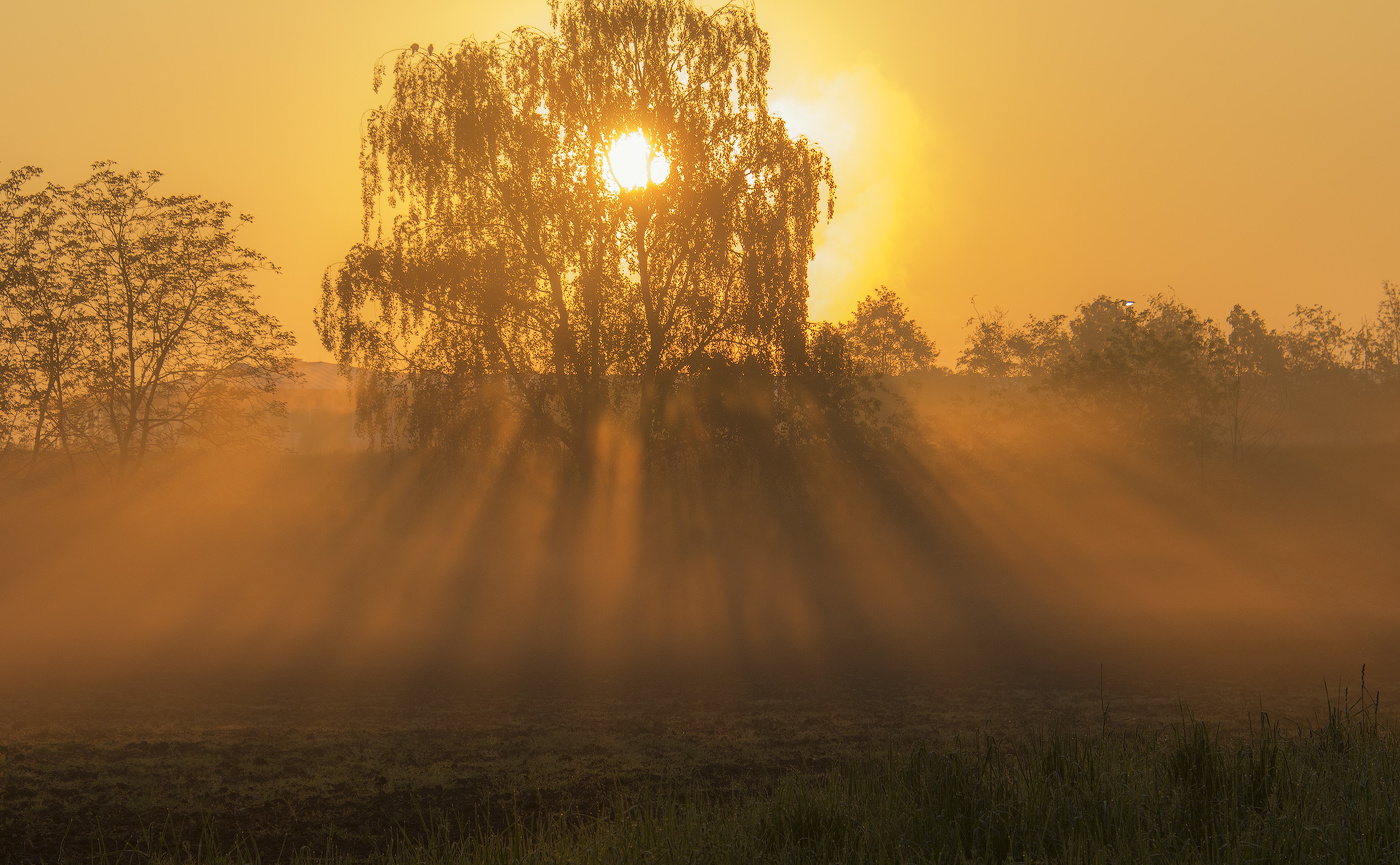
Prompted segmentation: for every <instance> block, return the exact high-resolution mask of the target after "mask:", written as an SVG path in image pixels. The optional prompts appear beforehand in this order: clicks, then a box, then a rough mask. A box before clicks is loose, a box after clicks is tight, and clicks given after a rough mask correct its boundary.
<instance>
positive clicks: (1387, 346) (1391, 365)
mask: <svg viewBox="0 0 1400 865" xmlns="http://www.w3.org/2000/svg"><path fill="white" fill-rule="evenodd" d="M1372 340H1373V346H1374V351H1375V355H1376V362H1377V368H1378V371H1379V372H1380V373H1381V375H1382V376H1383V377H1388V378H1390V379H1391V380H1392V381H1394V382H1395V383H1396V384H1397V385H1400V282H1383V283H1381V302H1380V304H1379V305H1378V306H1377V308H1376V321H1375V323H1374V324H1373V325H1372Z"/></svg>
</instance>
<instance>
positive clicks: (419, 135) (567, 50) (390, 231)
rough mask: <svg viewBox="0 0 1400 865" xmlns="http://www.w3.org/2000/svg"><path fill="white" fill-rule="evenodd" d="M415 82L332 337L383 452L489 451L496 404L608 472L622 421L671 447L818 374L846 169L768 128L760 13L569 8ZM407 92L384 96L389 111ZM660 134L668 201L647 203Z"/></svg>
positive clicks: (378, 119) (331, 304)
mask: <svg viewBox="0 0 1400 865" xmlns="http://www.w3.org/2000/svg"><path fill="white" fill-rule="evenodd" d="M551 12H552V15H551V22H552V28H553V32H550V33H545V32H540V31H537V30H533V29H528V28H522V29H519V30H516V31H514V32H513V33H510V34H508V35H502V36H499V37H497V38H496V39H493V40H487V41H476V40H470V39H469V40H466V41H464V42H462V43H461V44H460V45H458V46H456V47H454V48H451V49H449V50H447V51H435V50H434V48H433V46H428V47H427V48H426V49H423V48H420V47H419V46H417V45H414V46H412V47H411V48H410V49H408V50H406V51H403V52H401V53H400V54H399V55H398V57H397V59H396V60H395V62H394V65H393V70H392V74H393V87H392V92H391V95H390V98H389V100H388V102H387V103H386V104H385V105H383V106H382V107H380V108H378V109H376V110H375V111H373V112H371V114H370V116H369V119H368V121H367V123H366V128H365V136H364V143H363V150H362V160H361V161H362V168H363V177H364V231H365V234H364V239H363V241H362V242H361V243H359V244H357V245H356V246H355V247H354V248H353V249H352V250H351V251H350V253H349V254H348V255H347V256H346V258H345V260H344V261H343V262H342V263H341V264H340V265H339V266H338V267H337V268H335V269H333V271H331V272H328V274H327V278H326V280H325V283H324V286H323V294H322V301H321V304H320V306H319V308H318V312H317V326H318V330H319V332H320V334H321V337H322V340H323V342H324V343H325V345H326V346H327V348H328V349H330V350H331V351H332V352H334V354H335V355H336V357H337V358H338V359H339V360H340V362H341V364H342V368H343V369H344V370H346V371H347V373H350V374H352V375H353V376H354V387H355V389H356V391H357V394H358V397H359V401H358V404H359V406H360V420H361V422H362V424H363V425H364V426H365V427H366V428H367V429H368V430H369V431H371V432H372V433H374V434H375V435H377V436H378V437H380V439H381V440H385V441H394V440H396V439H398V438H400V437H405V438H407V439H409V440H410V442H411V443H414V444H417V445H437V444H450V445H460V444H464V443H471V442H481V441H483V440H485V439H487V438H489V436H490V435H491V434H492V433H491V427H492V422H493V421H492V419H493V418H494V417H495V415H493V414H492V413H491V406H492V405H493V404H503V405H505V406H507V407H509V408H510V409H511V410H512V412H513V413H514V414H515V415H516V417H517V418H518V419H519V420H520V421H521V422H522V424H523V427H522V428H523V429H525V430H526V431H527V432H528V431H533V432H535V433H540V434H543V435H545V436H547V437H549V438H552V439H554V440H557V441H559V442H561V443H563V444H564V445H565V446H566V447H567V448H568V449H569V450H571V451H572V453H573V454H574V456H575V457H576V458H577V459H578V460H580V461H582V462H585V463H586V462H588V461H589V460H590V459H591V454H592V453H593V450H594V446H595V442H594V437H595V436H596V434H597V430H598V426H599V424H600V422H601V421H602V420H603V419H604V418H605V417H606V416H609V415H611V416H615V417H627V416H630V417H631V418H632V422H634V423H635V425H636V429H637V430H638V432H639V435H640V437H641V438H642V440H643V441H644V442H647V443H651V442H653V441H654V440H655V438H656V436H657V434H658V431H659V429H660V426H661V424H662V419H663V418H664V416H665V411H664V408H665V404H666V401H667V399H668V398H669V397H670V396H671V395H672V394H673V393H674V390H675V388H676V386H677V384H678V381H679V380H680V379H681V378H684V377H687V376H694V375H697V374H700V373H701V372H702V371H703V370H705V369H707V368H710V367H711V366H713V365H714V363H715V362H716V361H722V362H724V363H727V364H737V363H742V364H746V365H748V366H750V367H752V368H755V369H762V370H766V371H768V372H770V373H774V374H783V373H791V372H794V371H797V370H799V369H801V368H802V365H803V362H804V361H803V357H804V353H805V331H806V312H807V283H806V267H807V263H808V261H809V260H810V259H811V257H812V251H813V250H812V232H813V229H814V227H815V225H816V223H817V220H818V218H819V216H820V209H821V199H822V192H823V190H822V187H823V186H825V188H826V214H827V216H828V218H829V217H830V215H831V212H832V210H831V208H832V207H833V205H834V199H833V197H832V194H833V191H834V180H833V177H832V173H831V166H830V163H829V161H828V160H827V158H826V157H825V156H824V155H823V154H822V152H821V151H820V150H819V149H818V148H817V147H816V146H815V145H813V144H811V143H810V142H808V141H807V140H806V139H805V138H796V139H794V138H792V137H791V136H790V135H789V134H788V132H787V129H786V127H785V126H784V124H783V122H782V120H781V119H779V118H777V117H775V116H773V115H772V114H771V113H770V111H769V109H768V104H767V87H768V85H767V71H768V64H769V48H768V41H767V37H766V35H765V34H764V32H763V31H762V30H761V29H760V28H759V27H758V25H757V23H756V22H755V19H754V16H753V13H752V11H751V10H750V9H747V8H743V7H740V6H733V5H729V6H724V7H721V8H720V9H718V10H715V11H713V12H709V11H705V10H703V9H700V8H699V7H696V6H694V5H692V4H691V3H689V2H687V0H555V2H552V3H551ZM382 74H383V72H382V70H381V71H377V72H376V76H375V78H376V81H375V83H376V88H377V87H378V84H379V81H380V79H381V76H382ZM638 132H640V133H641V135H643V136H644V139H645V142H646V144H647V147H648V148H649V150H650V151H651V152H652V153H651V154H649V156H650V155H655V154H661V155H664V159H665V160H667V162H668V163H669V172H668V174H667V176H666V179H665V180H664V182H647V183H645V184H643V185H640V187H639V188H635V189H629V188H624V187H623V185H622V184H621V183H619V182H618V180H617V173H616V171H615V168H616V166H612V165H611V164H610V162H609V153H610V150H611V149H612V148H613V146H614V144H615V143H616V142H617V141H618V140H619V139H620V138H623V137H624V136H627V135H629V134H636V133H638Z"/></svg>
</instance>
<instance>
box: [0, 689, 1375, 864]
mask: <svg viewBox="0 0 1400 865" xmlns="http://www.w3.org/2000/svg"><path fill="white" fill-rule="evenodd" d="M1331 684H1333V685H1334V686H1335V684H1336V683H1331ZM1368 684H1369V685H1371V686H1372V687H1375V684H1376V683H1375V682H1368ZM1356 685H1357V683H1356V682H1355V681H1352V682H1351V683H1350V687H1351V690H1352V691H1355V689H1356ZM1383 705H1384V704H1383ZM1261 709H1264V710H1267V711H1268V712H1269V713H1270V716H1271V717H1272V718H1275V719H1277V718H1284V719H1290V720H1296V721H1298V722H1299V723H1300V724H1302V725H1303V726H1304V727H1306V726H1307V725H1308V724H1309V723H1311V722H1313V721H1315V720H1316V719H1317V718H1318V717H1319V716H1322V717H1324V718H1325V714H1326V701H1325V697H1324V692H1323V683H1321V682H1318V683H1316V686H1315V687H1312V688H1307V687H1303V686H1302V685H1300V684H1299V683H1293V684H1292V685H1291V686H1289V685H1285V684H1278V685H1272V686H1268V687H1266V688H1263V689H1261V688H1259V687H1249V686H1242V685H1239V684H1235V683H1229V682H1211V683H1195V684H1190V685H1178V686H1176V687H1172V686H1171V685H1170V684H1169V683H1160V682H1159V683H1152V684H1148V683H1123V682H1113V681H1105V682H1104V683H1103V685H1102V689H1101V688H1100V686H1099V685H1098V684H1097V683H1090V682H1084V683H1082V685H1081V686H1079V687H1063V686H1056V687H1050V686H1047V685H1046V684H1044V683H1035V682H1019V683H1009V682H1008V683H1002V684H993V683H988V682H985V681H979V682H963V683H953V682H944V683H939V684H929V685H926V686H911V685H900V686H894V685H889V686H883V685H865V686H862V687H856V686H851V687H844V688H840V687H828V688H822V689H820V690H812V689H801V688H794V689H784V688H783V687H781V686H777V685H769V686H765V687H762V688H752V689H749V690H747V691H735V690H718V689H716V690H705V689H691V690H686V691H680V690H671V691H668V690H663V689H653V690H651V691H649V692H646V693H637V692H633V693H630V694H626V695H619V694H615V693H614V694H609V695H600V694H592V695H587V694H579V693H572V694H561V693H551V694H536V695H531V696H521V695H514V696H509V697H507V696H499V695H497V696H486V695H472V694H441V693H439V694H425V693H422V692H419V693H414V694H396V695H395V694H386V695H379V696H374V697H367V696H363V695H359V696H351V695H340V696H336V695H317V696H308V695H305V694H296V693H282V694H277V695H272V696H268V695H266V694H264V695H262V696H259V697H257V698H253V697H249V696H247V695H224V696H222V697H218V698H211V697H208V696H201V697H194V696H190V695H184V696H170V695H166V696H141V697H135V696H131V695H126V696H111V697H109V698H105V699H101V700H94V699H92V698H91V697H90V696H89V697H84V698H82V699H78V698H70V699H63V698H58V697H54V696H52V695H49V696H46V697H42V698H41V697H35V696H30V697H14V696H12V697H9V698H7V699H6V700H5V701H4V703H3V706H2V707H0V851H4V852H3V855H0V861H7V862H39V861H45V862H54V861H87V860H88V859H89V858H90V857H92V856H93V855H94V854H102V853H105V854H106V855H107V856H108V857H109V858H113V859H124V858H128V857H129V858H131V859H133V860H138V859H140V858H141V854H144V853H149V852H152V851H156V850H162V849H164V850H171V851H174V850H188V851H190V852H194V851H197V850H198V849H199V845H200V844H205V845H209V844H210V843H211V842H212V843H213V844H215V845H216V846H219V847H221V848H223V849H230V848H232V847H233V846H234V845H235V844H238V845H242V847H243V849H245V850H249V851H251V850H256V851H257V852H258V853H259V854H260V855H261V856H262V857H263V858H264V859H265V860H276V859H277V858H279V857H285V856H290V855H291V854H293V853H294V852H296V851H298V850H308V851H314V852H323V851H326V850H328V849H332V850H336V851H338V852H342V853H347V854H352V855H354V854H369V853H372V852H374V851H375V850H376V849H382V848H383V847H384V845H385V844H386V843H387V842H388V841H389V840H390V839H407V840H413V839H417V838H422V837H424V836H425V835H427V834H429V833H431V832H435V831H440V830H442V828H443V827H444V826H446V827H448V828H449V831H475V830H477V829H482V828H487V827H496V828H500V827H501V826H503V825H505V824H507V823H509V822H510V821H511V820H513V819H515V818H523V819H525V820H527V821H529V820H533V819H536V818H538V817H541V816H549V815H557V814H563V813H576V814H588V813H593V812H596V811H597V810H599V809H600V808H604V807H607V806H609V805H610V804H612V803H614V802H616V801H618V799H619V797H621V798H622V799H635V798H637V797H641V796H646V795H649V794H650V793H652V792H656V791H673V792H693V791H704V792H707V793H711V794H716V795H723V794H725V793H729V792H732V791H738V790H744V789H755V788H761V787H762V786H763V785H764V784H765V783H766V782H768V781H771V780H773V779H775V778H777V777H780V776H782V775H784V774H786V773H788V772H792V771H797V772H806V771H812V772H818V771H823V770H825V769H829V768H831V767H832V766H834V765H838V764H840V763H841V762H842V761H845V760H849V759H853V758H859V757H862V756H870V755H878V754H881V753H884V752H886V751H888V750H889V749H891V748H893V749H895V750H896V751H897V750H899V749H902V748H906V747H909V746H910V745H912V744H914V743H916V742H918V741H924V742H928V743H930V744H934V745H936V744H940V743H941V744H949V743H951V741H952V740H953V739H954V738H955V737H964V738H966V737H970V736H977V735H992V736H997V737H999V738H1002V739H1013V740H1014V739H1015V738H1017V737H1021V736H1026V735H1032V734H1034V733H1035V732H1036V731H1043V730H1046V729H1051V728H1062V727H1066V726H1068V727H1073V728H1081V729H1097V728H1099V727H1101V726H1102V725H1104V724H1105V712H1106V713H1107V720H1106V723H1107V725H1108V726H1109V727H1110V728H1112V729H1124V728H1127V729H1135V730H1140V731H1142V732H1144V733H1146V734H1149V735H1150V734H1153V733H1155V732H1160V733H1166V732H1168V731H1169V730H1170V727H1171V724H1172V723H1173V722H1179V721H1180V720H1181V719H1182V717H1183V713H1189V714H1190V715H1192V716H1194V717H1196V718H1200V719H1208V720H1211V721H1213V722H1217V723H1219V724H1220V726H1221V729H1222V731H1223V732H1226V733H1230V734H1233V733H1243V732H1245V729H1246V726H1247V725H1248V724H1249V723H1250V722H1251V720H1252V719H1257V717H1258V712H1259V711H1260V710H1261Z"/></svg>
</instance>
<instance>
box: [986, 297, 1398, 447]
mask: <svg viewBox="0 0 1400 865" xmlns="http://www.w3.org/2000/svg"><path fill="white" fill-rule="evenodd" d="M1290 318H1291V319H1292V325H1291V327H1289V328H1288V329H1287V330H1285V331H1281V332H1280V331H1277V330H1274V329H1272V328H1270V327H1269V326H1268V325H1267V323H1266V322H1265V321H1264V319H1263V317H1262V316H1260V315H1259V313H1258V312H1257V311H1249V310H1246V309H1245V308H1244V307H1242V306H1240V305H1238V304H1237V305H1235V307H1234V308H1233V309H1232V310H1231V311H1230V313H1229V315H1228V316H1227V317H1226V319H1225V323H1224V324H1225V327H1224V328H1222V327H1221V326H1219V325H1217V324H1216V323H1215V322H1213V321H1212V320H1210V319H1209V318H1204V317H1202V316H1201V315H1200V314H1199V313H1197V312H1196V311H1195V310H1193V309H1191V308H1190V307H1188V306H1186V305H1185V304H1183V303H1182V302H1180V301H1179V300H1178V299H1176V298H1175V297H1171V296H1167V295H1160V294H1159V295H1154V296H1152V297H1150V298H1149V299H1148V301H1147V302H1146V303H1145V304H1134V303H1130V302H1127V301H1122V300H1117V299H1114V298H1111V297H1109V296H1106V295H1101V296H1099V297H1097V298H1095V299H1093V300H1091V301H1089V302H1087V303H1084V304H1081V305H1080V306H1079V307H1078V308H1077V310H1076V315H1075V316H1074V317H1072V318H1071V317H1068V316H1064V315H1055V316H1051V317H1049V318H1037V317H1035V316H1030V317H1029V318H1028V319H1027V321H1026V323H1025V324H1024V325H1022V326H1020V327H1017V326H1014V325H1012V324H1011V323H1010V322H1009V321H1008V320H1007V316H1006V313H1005V312H1003V311H1002V310H1000V309H994V310H992V311H991V312H990V313H986V314H983V313H978V314H976V315H975V316H974V317H973V318H972V319H970V320H969V321H968V326H969V328H970V331H969V334H968V337H967V342H966V344H965V346H964V348H963V351H962V353H961V355H960V356H959V358H958V368H959V369H960V370H962V371H964V372H965V373H968V374H972V375H977V376H983V377H987V378H991V379H994V380H996V381H998V382H1001V383H1004V384H1005V383H1013V382H1020V383H1023V384H1024V385H1025V388H1026V389H1031V390H1039V391H1041V392H1044V393H1048V394H1052V395H1054V397H1055V398H1056V399H1057V400H1059V401H1060V402H1061V403H1062V404H1065V405H1068V406H1071V407H1074V408H1076V409H1080V410H1093V411H1095V412H1100V413H1101V412H1102V411H1103V410H1108V411H1109V413H1110V414H1111V416H1112V417H1113V418H1114V419H1115V420H1116V422H1118V423H1119V424H1121V425H1122V431H1123V432H1125V433H1128V434H1131V435H1132V436H1133V437H1134V438H1135V439H1137V440H1147V439H1152V440H1157V441H1165V442H1168V443H1171V444H1173V445H1175V446H1178V447H1181V448H1183V449H1186V450H1188V451H1189V452H1191V453H1192V454H1194V455H1196V456H1198V457H1204V455H1205V454H1206V453H1207V452H1209V451H1212V450H1214V449H1216V448H1219V447H1224V448H1225V449H1226V450H1228V452H1229V454H1230V455H1231V458H1232V459H1233V460H1235V461H1239V460H1241V459H1243V456H1244V453H1245V452H1246V450H1248V449H1250V448H1252V447H1254V446H1257V445H1259V444H1261V443H1263V442H1265V441H1266V440H1267V439H1268V438H1269V437H1270V435H1271V434H1272V433H1273V432H1274V431H1275V422H1276V421H1277V420H1278V419H1279V417H1280V415H1281V414H1282V412H1283V410H1284V407H1285V405H1286V403H1287V402H1288V400H1289V398H1290V394H1291V393H1293V392H1295V391H1297V390H1298V388H1300V387H1303V386H1305V385H1307V384H1308V383H1313V384H1316V385H1324V386H1327V387H1331V388H1334V389H1335V388H1338V387H1345V388H1356V387H1360V388H1365V387H1375V386H1396V387H1400V364H1398V363H1397V362H1396V360H1395V358H1397V357H1400V324H1397V322H1400V289H1397V287H1396V286H1395V285H1394V284H1392V283H1384V284H1383V285H1382V298H1381V302H1380V305H1379V308H1378V309H1377V313H1376V317H1375V318H1374V320H1372V321H1368V322H1365V323H1363V325H1362V326H1361V327H1360V328H1358V329H1356V330H1351V329H1348V328H1347V327H1345V326H1344V325H1343V324H1342V322H1341V318H1340V317H1339V316H1338V315H1337V314H1336V313H1334V312H1332V311H1330V310H1328V309H1326V308H1325V307H1323V306H1321V305H1316V304H1315V305H1308V306H1305V305H1298V306H1297V307H1296V308H1295V310H1294V312H1293V313H1292V314H1291V315H1290Z"/></svg>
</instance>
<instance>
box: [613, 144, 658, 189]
mask: <svg viewBox="0 0 1400 865" xmlns="http://www.w3.org/2000/svg"><path fill="white" fill-rule="evenodd" d="M608 165H609V167H610V168H611V169H612V175H613V180H614V181H615V182H616V183H617V186H618V188H619V189H641V188H642V187H643V186H647V185H649V184H652V183H661V182H663V181H664V180H665V179H666V178H667V177H668V176H670V174H671V163H670V162H668V161H667V160H666V157H665V155H664V154H662V153H661V151H659V150H657V149H656V148H654V147H652V145H651V142H650V141H647V137H646V136H645V135H643V134H642V132H641V130H638V131H636V132H629V133H627V134H626V135H624V136H622V137H621V138H619V139H617V140H616V141H614V142H613V145H612V147H611V148H609V149H608Z"/></svg>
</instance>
